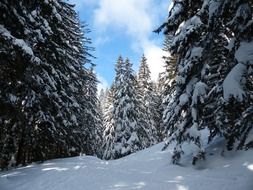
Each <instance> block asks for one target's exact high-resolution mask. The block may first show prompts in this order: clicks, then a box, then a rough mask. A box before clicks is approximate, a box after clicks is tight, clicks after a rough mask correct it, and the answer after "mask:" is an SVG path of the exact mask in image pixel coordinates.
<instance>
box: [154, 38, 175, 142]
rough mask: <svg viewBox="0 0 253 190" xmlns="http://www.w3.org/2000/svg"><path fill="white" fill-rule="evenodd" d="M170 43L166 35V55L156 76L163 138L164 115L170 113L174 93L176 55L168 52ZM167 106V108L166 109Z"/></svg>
mask: <svg viewBox="0 0 253 190" xmlns="http://www.w3.org/2000/svg"><path fill="white" fill-rule="evenodd" d="M170 45H172V36H171V35H166V36H165V40H164V48H163V50H164V51H165V53H166V55H164V56H163V60H164V63H165V65H164V68H165V69H164V72H162V73H160V74H159V78H158V84H157V85H158V91H159V94H160V96H161V100H162V101H161V104H160V109H161V112H162V113H163V122H162V131H161V134H162V136H163V139H164V138H165V137H166V136H167V133H168V129H167V128H166V126H168V125H167V123H166V122H164V121H166V116H167V114H169V113H170V109H168V108H169V107H170V106H168V105H170V104H172V103H173V102H172V100H173V95H174V94H175V84H176V81H175V78H176V64H177V56H176V55H171V54H170V49H169V47H170ZM166 108H167V109H166Z"/></svg>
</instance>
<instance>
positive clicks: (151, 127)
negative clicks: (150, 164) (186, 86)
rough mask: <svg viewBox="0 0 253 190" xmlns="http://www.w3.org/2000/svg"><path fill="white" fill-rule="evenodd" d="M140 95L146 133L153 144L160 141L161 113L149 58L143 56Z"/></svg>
mask: <svg viewBox="0 0 253 190" xmlns="http://www.w3.org/2000/svg"><path fill="white" fill-rule="evenodd" d="M137 82H138V87H137V88H138V93H139V101H140V102H141V104H142V105H143V116H144V118H145V120H146V124H147V126H146V127H145V128H146V131H147V132H148V134H149V136H150V139H151V143H152V144H155V143H157V141H158V130H159V128H160V124H161V113H160V112H159V111H160V110H159V99H158V98H159V96H158V95H157V94H156V90H155V85H154V83H153V82H152V81H151V76H150V70H149V67H148V64H147V58H146V57H145V55H143V56H142V58H141V62H140V68H139V72H138V80H137Z"/></svg>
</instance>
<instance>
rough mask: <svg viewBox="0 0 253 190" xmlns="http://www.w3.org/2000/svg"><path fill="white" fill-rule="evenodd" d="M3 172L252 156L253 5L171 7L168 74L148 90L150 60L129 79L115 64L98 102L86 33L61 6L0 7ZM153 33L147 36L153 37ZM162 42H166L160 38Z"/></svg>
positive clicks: (41, 2)
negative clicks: (151, 158) (164, 153)
mask: <svg viewBox="0 0 253 190" xmlns="http://www.w3.org/2000/svg"><path fill="white" fill-rule="evenodd" d="M0 13H1V15H0V168H1V169H6V168H11V167H14V166H19V165H26V164H29V163H32V162H37V161H41V162H43V161H45V160H49V159H54V158H65V157H72V156H78V155H80V154H86V155H93V156H97V157H98V158H101V159H105V160H109V159H118V158H121V157H124V156H126V155H129V154H131V153H134V152H137V151H139V150H142V149H145V148H148V147H150V146H152V145H155V144H157V143H159V142H163V141H164V142H165V143H164V148H163V149H164V150H165V149H166V148H167V147H168V146H169V145H172V146H173V148H174V152H173V155H172V162H173V163H174V164H179V163H180V158H181V157H182V154H183V153H184V144H185V143H187V144H189V143H190V144H192V146H193V147H194V148H193V150H192V153H193V154H192V164H196V162H197V161H198V160H201V159H202V160H204V159H205V158H206V156H207V152H206V150H205V147H204V146H203V140H204V139H203V138H204V137H202V132H203V131H205V133H206V132H208V134H209V135H208V142H209V143H212V141H213V140H214V139H215V138H216V137H222V138H224V139H225V140H226V147H224V150H223V151H231V150H248V149H252V148H253V139H252V136H250V135H249V134H250V133H252V128H253V35H252V34H253V2H252V1H246V0H222V1H218V0H194V1H193V0H173V1H172V3H171V5H170V8H169V11H168V16H167V20H165V21H164V23H161V26H160V27H159V28H157V29H155V31H154V32H156V33H159V35H164V36H165V41H164V48H163V50H164V51H165V53H166V56H164V57H163V60H164V68H165V69H164V72H162V73H160V75H159V78H158V80H157V81H152V80H151V76H150V69H149V66H148V64H147V58H146V57H145V55H144V54H143V56H142V57H140V63H139V69H138V71H137V72H136V71H134V69H133V63H132V62H131V60H129V59H128V58H123V57H122V56H120V55H119V56H118V59H117V60H115V63H116V64H115V73H116V75H115V78H114V80H113V82H112V84H111V86H110V88H109V89H106V90H102V91H101V92H98V90H97V84H98V83H99V81H98V79H97V76H96V73H95V71H94V70H95V68H96V65H95V64H94V63H93V59H94V56H93V51H94V47H93V46H92V43H91V39H90V38H89V37H88V33H89V32H90V30H89V28H88V26H87V25H86V24H85V23H82V22H81V21H80V19H79V16H78V14H77V13H76V11H75V10H74V5H71V4H69V3H68V2H66V1H63V0H38V1H35V0H29V1H25V0H18V1H17V0H13V1H9V0H1V1H0ZM150 32H152V31H150ZM161 33H163V34H161Z"/></svg>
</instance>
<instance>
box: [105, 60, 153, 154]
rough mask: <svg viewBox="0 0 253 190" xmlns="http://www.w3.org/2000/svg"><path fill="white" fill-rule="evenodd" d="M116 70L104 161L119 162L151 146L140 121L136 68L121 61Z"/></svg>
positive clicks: (106, 130) (106, 121) (108, 112)
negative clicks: (115, 160) (120, 159)
mask: <svg viewBox="0 0 253 190" xmlns="http://www.w3.org/2000/svg"><path fill="white" fill-rule="evenodd" d="M115 70H116V77H115V80H114V82H113V86H112V88H111V90H110V93H109V98H111V100H110V105H107V109H106V112H105V124H106V126H105V131H104V145H103V147H104V149H105V152H104V156H103V158H104V159H117V158H120V157H123V156H126V155H128V154H131V153H133V152H136V151H138V150H141V149H143V148H145V147H148V146H149V145H150V139H149V136H148V134H147V131H146V129H145V126H146V125H145V126H143V125H142V124H143V122H142V121H141V120H140V117H139V112H138V110H139V109H138V108H139V106H138V104H139V101H138V98H137V92H136V89H135V87H136V86H137V81H136V77H135V76H134V73H133V69H132V64H131V63H130V61H129V60H128V59H126V61H125V62H124V61H123V59H122V57H119V59H118V61H117V64H116V69H115ZM110 95H111V96H110Z"/></svg>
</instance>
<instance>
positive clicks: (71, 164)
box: [0, 142, 253, 190]
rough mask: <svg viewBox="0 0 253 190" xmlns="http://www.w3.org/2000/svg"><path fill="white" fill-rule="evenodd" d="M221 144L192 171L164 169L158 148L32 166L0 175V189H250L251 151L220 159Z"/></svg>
mask: <svg viewBox="0 0 253 190" xmlns="http://www.w3.org/2000/svg"><path fill="white" fill-rule="evenodd" d="M221 143H222V142H217V143H216V144H215V145H212V146H211V147H209V148H208V151H209V153H211V155H209V156H208V158H207V161H206V162H202V163H198V165H197V166H192V165H191V161H190V160H191V159H190V156H185V157H184V160H183V163H182V165H181V166H177V165H172V164H170V155H171V153H170V151H164V152H162V151H160V150H161V148H162V146H163V144H158V145H156V146H153V147H151V148H149V149H146V150H143V151H140V152H138V153H136V154H133V155H130V156H128V157H125V158H122V159H119V160H114V161H102V160H99V159H97V158H95V157H90V156H80V157H75V158H67V159H56V160H51V161H47V162H44V163H42V164H32V165H29V166H27V167H22V168H18V169H14V170H11V171H8V172H0V190H130V189H143V190H253V151H252V150H249V151H247V152H244V151H240V152H236V153H235V152H229V153H228V152H225V153H224V156H221V148H218V147H222V146H221Z"/></svg>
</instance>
